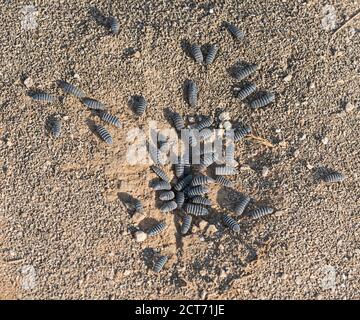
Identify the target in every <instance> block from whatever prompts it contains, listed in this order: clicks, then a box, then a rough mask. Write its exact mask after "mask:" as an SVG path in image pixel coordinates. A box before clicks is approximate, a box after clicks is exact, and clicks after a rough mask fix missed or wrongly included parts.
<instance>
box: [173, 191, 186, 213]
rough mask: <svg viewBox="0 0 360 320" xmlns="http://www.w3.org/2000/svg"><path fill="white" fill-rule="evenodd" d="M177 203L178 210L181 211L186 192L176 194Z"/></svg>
mask: <svg viewBox="0 0 360 320" xmlns="http://www.w3.org/2000/svg"><path fill="white" fill-rule="evenodd" d="M175 201H176V204H177V208H178V209H181V208H182V206H183V205H184V202H185V194H184V192H181V191H178V192H176V194H175Z"/></svg>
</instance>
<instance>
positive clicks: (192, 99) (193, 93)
mask: <svg viewBox="0 0 360 320" xmlns="http://www.w3.org/2000/svg"><path fill="white" fill-rule="evenodd" d="M186 94H187V99H188V103H189V104H190V106H191V107H196V105H197V96H198V88H197V85H196V83H195V82H194V81H193V80H189V81H188V82H187V87H186Z"/></svg>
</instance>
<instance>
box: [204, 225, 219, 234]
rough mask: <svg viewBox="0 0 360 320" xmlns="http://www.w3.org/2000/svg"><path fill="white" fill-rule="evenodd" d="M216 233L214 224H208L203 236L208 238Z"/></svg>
mask: <svg viewBox="0 0 360 320" xmlns="http://www.w3.org/2000/svg"><path fill="white" fill-rule="evenodd" d="M217 231H218V229H217V228H216V226H215V225H214V224H210V225H209V227H208V228H207V230H206V232H205V235H206V236H207V237H209V236H212V235H214V234H215V233H216V232H217Z"/></svg>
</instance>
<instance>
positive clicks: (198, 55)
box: [190, 44, 204, 64]
mask: <svg viewBox="0 0 360 320" xmlns="http://www.w3.org/2000/svg"><path fill="white" fill-rule="evenodd" d="M190 52H191V55H192V57H193V58H194V60H195V61H196V62H197V63H200V64H201V63H203V62H204V56H203V54H202V52H201V47H200V46H199V45H198V44H192V45H191V47H190Z"/></svg>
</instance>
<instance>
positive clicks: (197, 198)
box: [191, 196, 211, 206]
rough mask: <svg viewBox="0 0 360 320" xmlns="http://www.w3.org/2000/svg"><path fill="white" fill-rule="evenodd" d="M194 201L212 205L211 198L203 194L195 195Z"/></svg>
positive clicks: (192, 199)
mask: <svg viewBox="0 0 360 320" xmlns="http://www.w3.org/2000/svg"><path fill="white" fill-rule="evenodd" d="M191 202H192V203H196V204H201V205H203V206H211V200H210V199H208V198H204V197H202V196H195V197H193V198H191Z"/></svg>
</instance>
